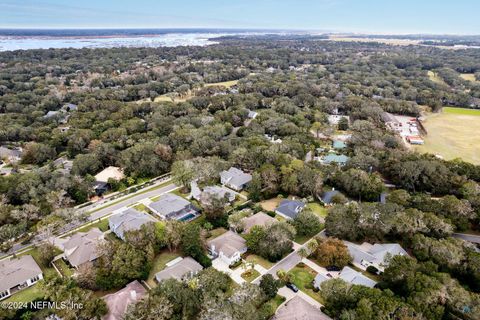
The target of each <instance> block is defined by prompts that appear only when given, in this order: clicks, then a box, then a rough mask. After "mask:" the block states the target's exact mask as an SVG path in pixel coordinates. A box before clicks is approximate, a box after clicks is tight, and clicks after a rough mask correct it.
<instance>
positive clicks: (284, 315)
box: [272, 296, 331, 320]
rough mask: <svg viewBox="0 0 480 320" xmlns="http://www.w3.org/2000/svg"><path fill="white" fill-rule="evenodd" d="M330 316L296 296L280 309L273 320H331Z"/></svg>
mask: <svg viewBox="0 0 480 320" xmlns="http://www.w3.org/2000/svg"><path fill="white" fill-rule="evenodd" d="M329 319H331V318H330V317H329V316H327V315H326V314H324V313H323V312H322V311H320V309H319V308H317V307H314V306H313V305H311V304H310V303H308V302H307V301H305V300H303V299H302V298H301V297H300V296H295V297H293V298H292V299H291V300H289V301H287V302H286V303H285V304H284V305H283V306H282V307H280V308H279V309H278V310H277V312H276V313H275V315H274V316H273V318H272V320H329Z"/></svg>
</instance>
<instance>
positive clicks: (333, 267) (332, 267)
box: [325, 266, 340, 271]
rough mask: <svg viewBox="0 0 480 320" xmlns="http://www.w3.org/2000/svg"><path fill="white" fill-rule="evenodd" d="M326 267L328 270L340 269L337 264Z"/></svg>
mask: <svg viewBox="0 0 480 320" xmlns="http://www.w3.org/2000/svg"><path fill="white" fill-rule="evenodd" d="M325 269H327V271H340V268H339V267H336V266H328V267H326V268H325Z"/></svg>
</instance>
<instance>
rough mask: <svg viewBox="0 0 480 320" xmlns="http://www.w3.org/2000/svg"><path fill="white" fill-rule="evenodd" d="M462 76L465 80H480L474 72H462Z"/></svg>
mask: <svg viewBox="0 0 480 320" xmlns="http://www.w3.org/2000/svg"><path fill="white" fill-rule="evenodd" d="M460 78H462V79H463V80H467V81H470V82H480V81H478V80H477V78H475V74H474V73H462V74H460Z"/></svg>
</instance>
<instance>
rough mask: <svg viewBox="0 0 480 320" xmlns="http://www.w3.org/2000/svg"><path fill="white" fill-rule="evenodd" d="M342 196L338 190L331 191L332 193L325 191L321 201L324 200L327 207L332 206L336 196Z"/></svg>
mask: <svg viewBox="0 0 480 320" xmlns="http://www.w3.org/2000/svg"><path fill="white" fill-rule="evenodd" d="M338 194H341V193H340V191H338V190H335V189H333V190H330V191H325V192H324V193H322V195H321V196H320V200H322V202H323V204H324V205H326V206H330V205H332V204H333V199H334V197H335V196H336V195H338Z"/></svg>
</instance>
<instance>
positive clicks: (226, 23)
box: [0, 0, 480, 35]
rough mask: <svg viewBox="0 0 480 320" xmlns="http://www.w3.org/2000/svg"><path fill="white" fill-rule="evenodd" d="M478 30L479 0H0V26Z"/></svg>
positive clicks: (394, 31)
mask: <svg viewBox="0 0 480 320" xmlns="http://www.w3.org/2000/svg"><path fill="white" fill-rule="evenodd" d="M195 27H202V28H245V29H254V28H260V29H283V30H286V29H294V30H318V31H332V32H356V33H375V34H387V33H388V34H401V33H403V34H405V33H432V34H476V35H478V34H480V1H479V0H237V1H227V0H171V1H166V0H81V1H70V0H0V28H34V29H41V28H195Z"/></svg>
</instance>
